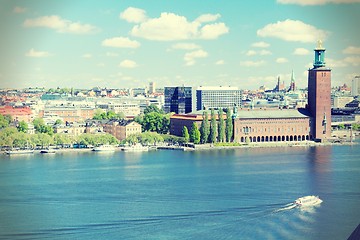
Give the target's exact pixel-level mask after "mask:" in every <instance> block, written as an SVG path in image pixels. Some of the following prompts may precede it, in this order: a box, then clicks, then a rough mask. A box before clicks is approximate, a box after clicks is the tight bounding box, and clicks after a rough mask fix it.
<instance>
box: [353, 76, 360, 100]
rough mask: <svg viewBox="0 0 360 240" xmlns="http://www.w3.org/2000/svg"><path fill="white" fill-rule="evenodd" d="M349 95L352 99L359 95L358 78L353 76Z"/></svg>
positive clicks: (359, 82)
mask: <svg viewBox="0 0 360 240" xmlns="http://www.w3.org/2000/svg"><path fill="white" fill-rule="evenodd" d="M351 95H352V96H354V97H355V96H359V95H360V76H355V77H354V79H353V80H352V86H351Z"/></svg>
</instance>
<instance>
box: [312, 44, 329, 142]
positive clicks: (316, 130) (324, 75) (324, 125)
mask: <svg viewBox="0 0 360 240" xmlns="http://www.w3.org/2000/svg"><path fill="white" fill-rule="evenodd" d="M314 51H315V60H314V64H313V65H314V67H313V68H312V69H309V75H308V109H309V111H310V114H311V117H312V118H311V123H310V125H311V126H310V136H311V138H312V139H313V140H315V141H319V142H323V141H326V140H327V139H329V138H330V137H331V69H330V68H326V67H325V48H324V47H323V46H322V42H321V41H320V40H319V42H318V46H317V47H316V48H315V49H314Z"/></svg>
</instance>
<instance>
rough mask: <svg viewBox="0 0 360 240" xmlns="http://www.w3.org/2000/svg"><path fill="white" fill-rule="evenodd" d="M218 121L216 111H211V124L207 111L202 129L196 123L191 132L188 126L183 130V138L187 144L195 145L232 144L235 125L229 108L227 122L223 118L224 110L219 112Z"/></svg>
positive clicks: (203, 117)
mask: <svg viewBox="0 0 360 240" xmlns="http://www.w3.org/2000/svg"><path fill="white" fill-rule="evenodd" d="M217 115H218V121H216V114H215V110H214V109H211V113H210V123H209V116H208V113H207V111H204V112H203V115H202V122H201V125H200V129H199V128H198V126H197V124H196V123H195V122H194V123H193V124H192V126H191V129H190V132H189V130H188V128H187V127H186V126H184V127H183V129H182V136H183V138H184V140H185V142H192V143H195V144H199V143H201V144H205V143H216V142H220V143H222V142H231V140H232V135H233V123H232V119H231V112H230V109H229V108H228V109H227V110H226V120H224V118H223V110H222V109H219V110H218V113H217Z"/></svg>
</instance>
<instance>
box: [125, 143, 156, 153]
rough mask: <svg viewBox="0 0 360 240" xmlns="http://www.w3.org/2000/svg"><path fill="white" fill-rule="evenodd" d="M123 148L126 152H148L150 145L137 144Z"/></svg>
mask: <svg viewBox="0 0 360 240" xmlns="http://www.w3.org/2000/svg"><path fill="white" fill-rule="evenodd" d="M121 150H123V151H125V152H146V151H149V147H147V146H143V145H141V144H135V145H131V146H126V147H123V148H122V149H121Z"/></svg>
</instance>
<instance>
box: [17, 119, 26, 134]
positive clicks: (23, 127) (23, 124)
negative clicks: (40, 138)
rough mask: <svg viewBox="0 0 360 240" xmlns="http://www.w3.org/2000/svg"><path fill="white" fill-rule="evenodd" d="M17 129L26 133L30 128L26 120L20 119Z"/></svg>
mask: <svg viewBox="0 0 360 240" xmlns="http://www.w3.org/2000/svg"><path fill="white" fill-rule="evenodd" d="M17 129H18V131H19V132H23V133H26V132H27V130H28V129H29V126H28V124H27V123H26V122H25V121H20V122H19V125H18V126H17Z"/></svg>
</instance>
